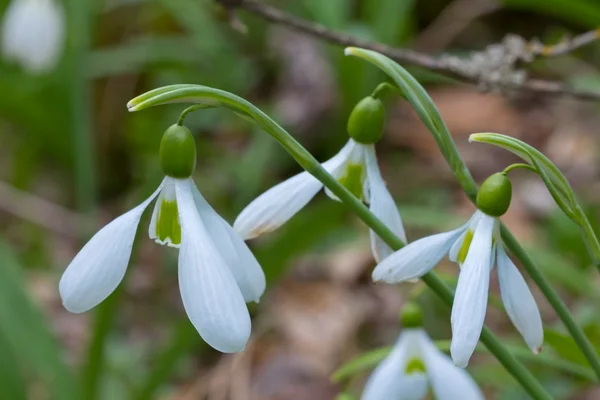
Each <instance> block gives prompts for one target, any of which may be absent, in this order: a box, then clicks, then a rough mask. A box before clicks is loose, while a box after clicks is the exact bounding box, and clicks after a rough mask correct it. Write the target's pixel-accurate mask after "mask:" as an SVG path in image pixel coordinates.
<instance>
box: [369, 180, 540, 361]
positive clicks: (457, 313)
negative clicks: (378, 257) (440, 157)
mask: <svg viewBox="0 0 600 400" xmlns="http://www.w3.org/2000/svg"><path fill="white" fill-rule="evenodd" d="M510 199H511V184H510V181H509V180H508V178H507V177H506V176H505V175H504V174H503V173H497V174H494V175H491V176H490V177H489V178H488V179H486V180H485V182H484V183H483V184H482V186H481V188H480V190H479V193H478V195H477V208H478V210H477V211H476V212H475V214H474V215H473V216H472V217H471V219H470V220H469V221H468V222H467V223H466V224H465V225H463V226H461V227H460V228H458V229H455V230H453V231H450V232H444V233H439V234H437V235H432V236H428V237H425V238H422V239H419V240H417V241H415V242H413V243H410V244H409V245H407V246H406V247H404V248H402V249H400V250H399V251H397V252H396V253H394V254H392V255H391V256H389V257H388V258H386V259H385V260H383V261H382V262H381V263H380V264H379V265H377V267H376V268H375V270H374V271H373V280H375V281H384V282H388V283H397V282H403V281H408V280H411V279H415V278H419V277H421V276H423V275H424V274H426V273H427V272H429V271H430V270H431V269H432V268H433V267H434V266H435V265H436V264H438V263H439V262H440V261H441V260H442V258H444V256H445V255H446V254H449V258H450V260H451V261H453V262H456V263H458V264H459V265H460V267H461V269H460V274H459V277H458V284H457V286H456V294H455V298H454V304H453V306H452V316H451V323H452V346H451V354H452V358H453V360H454V362H455V364H456V365H458V366H461V367H465V366H466V365H467V364H468V362H469V359H470V357H471V355H472V354H473V351H474V349H475V346H476V345H477V342H478V340H479V336H480V335H481V329H482V327H483V322H484V319H485V314H486V309H487V298H488V290H489V281H490V273H491V270H492V268H493V266H494V263H495V262H497V264H498V278H499V282H500V292H501V296H502V301H503V303H504V306H505V308H506V312H507V314H508V316H509V318H510V320H511V321H512V323H513V325H514V326H515V327H516V328H517V330H518V331H519V333H520V334H521V336H523V339H524V340H525V342H526V343H527V345H528V346H529V348H530V349H531V350H532V351H533V352H534V353H536V354H537V353H538V352H539V351H540V350H541V346H542V343H543V341H544V332H543V328H542V319H541V316H540V312H539V310H538V307H537V304H536V302H535V299H534V298H533V296H532V294H531V291H530V290H529V288H528V287H527V284H526V282H525V280H524V279H523V276H522V275H521V273H520V272H519V270H518V269H517V267H516V266H515V264H514V263H513V262H512V261H511V260H510V258H509V257H508V255H507V254H506V251H505V250H504V246H503V245H502V239H501V238H500V234H499V223H498V217H499V216H501V215H503V214H504V213H505V212H506V210H507V209H508V206H509V204H510Z"/></svg>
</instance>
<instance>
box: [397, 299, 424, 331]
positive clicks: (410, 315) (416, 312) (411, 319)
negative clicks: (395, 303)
mask: <svg viewBox="0 0 600 400" xmlns="http://www.w3.org/2000/svg"><path fill="white" fill-rule="evenodd" d="M400 321H401V322H402V326H403V327H405V328H420V327H422V326H423V312H422V311H421V307H419V306H418V305H417V304H415V303H412V302H411V303H406V304H405V305H404V307H403V308H402V313H401V314H400Z"/></svg>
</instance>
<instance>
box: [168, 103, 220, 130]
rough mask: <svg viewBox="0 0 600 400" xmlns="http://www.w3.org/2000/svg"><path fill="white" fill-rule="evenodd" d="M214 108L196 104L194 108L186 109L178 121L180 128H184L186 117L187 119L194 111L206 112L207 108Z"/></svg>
mask: <svg viewBox="0 0 600 400" xmlns="http://www.w3.org/2000/svg"><path fill="white" fill-rule="evenodd" d="M211 107H212V106H209V105H206V104H194V105H193V106H189V107H188V108H186V109H185V110H183V111H182V112H181V114H179V119H177V125H179V126H183V121H184V120H185V117H187V115H188V114H189V113H191V112H194V111H198V110H204V109H206V108H211Z"/></svg>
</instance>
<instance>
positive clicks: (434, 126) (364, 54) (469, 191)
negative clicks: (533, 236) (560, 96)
mask: <svg viewBox="0 0 600 400" xmlns="http://www.w3.org/2000/svg"><path fill="white" fill-rule="evenodd" d="M346 54H349V55H353V56H357V57H360V58H362V59H364V60H366V61H369V62H371V63H373V64H374V65H375V66H377V67H379V68H380V69H381V70H383V71H384V72H385V73H387V74H388V75H389V76H390V77H391V78H392V79H393V80H394V83H395V84H396V85H397V86H398V88H399V89H400V91H401V92H402V94H403V96H402V97H403V98H405V99H406V100H407V101H408V102H409V103H410V104H411V105H412V106H413V107H414V108H415V110H416V111H417V114H419V117H420V118H421V120H422V121H423V123H424V124H425V126H427V128H428V129H429V131H430V132H431V133H432V135H433V137H434V138H435V140H436V142H437V143H438V147H439V149H440V151H441V152H442V154H443V155H444V158H445V159H446V161H447V162H448V164H449V166H450V169H451V170H452V172H453V173H454V176H455V177H456V179H457V180H458V182H459V183H460V185H461V187H462V188H463V191H464V192H465V194H466V195H467V197H468V198H469V199H470V200H471V202H472V203H473V204H475V205H476V199H477V184H476V183H475V180H474V179H473V177H472V176H471V173H470V171H469V169H468V168H467V166H466V164H465V162H464V161H463V159H462V157H461V156H460V154H459V153H458V150H457V148H456V145H455V143H454V140H453V139H452V135H451V134H450V132H449V131H448V128H447V127H446V124H445V123H444V121H443V119H442V117H441V114H440V112H439V110H438V109H437V107H436V105H435V103H434V102H433V100H432V99H431V97H430V96H429V94H428V93H427V92H426V91H425V89H424V88H423V87H422V86H421V85H420V84H419V83H418V82H417V81H416V80H415V78H414V77H413V76H412V75H410V74H409V73H408V72H407V71H406V70H405V69H404V68H402V67H401V66H400V65H398V64H397V63H395V62H394V61H392V60H390V59H389V58H388V57H385V56H383V55H381V54H379V53H377V52H373V51H369V50H363V49H357V48H347V49H346ZM583 218H584V219H586V220H587V218H586V217H585V214H584V216H583ZM588 225H589V223H588ZM502 232H503V238H505V237H506V238H507V239H508V240H507V241H506V242H505V244H506V246H507V247H508V249H509V250H510V252H511V253H512V254H514V255H515V257H517V259H518V260H519V261H520V262H521V264H522V265H523V267H524V268H525V269H526V270H527V272H528V273H529V275H530V276H531V279H532V280H533V281H534V282H535V284H536V285H537V286H538V287H539V288H540V290H542V293H543V294H544V296H545V297H546V298H547V299H548V301H549V302H550V304H551V305H552V306H553V307H554V309H555V311H556V314H557V315H558V317H559V318H560V320H561V321H562V322H563V324H564V325H565V327H566V328H567V331H568V332H569V334H570V335H571V336H572V337H573V339H574V340H575V341H576V343H577V345H578V346H579V348H580V349H581V351H582V352H583V353H584V355H585V357H586V359H587V360H588V362H589V363H590V365H591V366H592V368H593V369H594V371H595V373H596V375H597V376H598V378H599V380H600V359H599V357H598V354H597V353H596V352H595V351H590V349H593V346H592V344H591V343H590V341H589V339H588V338H587V337H586V335H585V333H584V332H583V330H582V329H581V328H580V327H579V326H578V325H577V323H576V322H575V320H574V319H573V316H572V315H571V313H570V312H568V309H567V308H566V306H565V305H564V303H563V302H562V300H561V299H560V296H559V295H558V293H556V291H555V290H554V288H552V286H550V284H549V283H548V281H547V280H546V278H545V277H544V275H543V274H542V272H541V271H540V270H539V269H538V268H537V266H536V265H535V264H534V263H533V261H531V259H530V258H529V256H528V255H527V253H526V252H525V250H523V248H522V247H521V245H520V244H519V243H518V242H517V241H516V240H515V239H514V237H513V236H512V234H510V231H508V229H507V228H506V227H504V226H503V227H502ZM593 238H594V239H595V235H593ZM590 240H592V238H590ZM596 243H597V240H596ZM592 245H593V243H592ZM598 249H600V246H598ZM482 337H483V335H482Z"/></svg>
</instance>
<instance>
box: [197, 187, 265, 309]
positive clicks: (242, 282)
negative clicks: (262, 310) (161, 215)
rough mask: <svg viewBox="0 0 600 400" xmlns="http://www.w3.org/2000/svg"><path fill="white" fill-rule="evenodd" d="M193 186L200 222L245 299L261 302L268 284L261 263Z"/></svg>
mask: <svg viewBox="0 0 600 400" xmlns="http://www.w3.org/2000/svg"><path fill="white" fill-rule="evenodd" d="M192 185H193V189H192V190H193V195H194V202H195V204H196V208H197V210H198V213H199V214H200V219H201V220H202V222H203V223H204V226H205V227H206V230H207V231H208V232H210V235H211V237H212V241H213V243H214V244H215V246H216V247H217V250H218V251H219V253H220V254H221V257H223V259H224V260H225V263H226V264H227V266H228V267H229V269H230V271H231V273H232V274H233V277H234V278H235V280H236V282H237V284H238V286H239V288H240V290H241V292H242V295H243V296H244V300H245V301H246V302H249V301H254V302H257V303H258V301H259V300H260V296H262V294H263V293H264V291H265V287H266V284H267V283H266V279H265V274H264V272H263V270H262V268H261V266H260V264H259V263H258V261H256V258H255V257H254V254H252V252H251V251H250V249H249V248H248V245H246V243H245V242H244V240H243V239H242V238H241V237H240V235H239V234H238V233H237V232H236V231H235V230H233V228H232V227H231V225H229V224H228V223H227V221H225V220H224V219H223V218H222V217H221V216H220V215H219V214H217V212H216V211H215V210H214V209H213V208H212V207H211V206H210V204H208V202H207V201H206V200H205V199H204V197H203V196H202V194H200V192H199V191H198V188H197V187H196V185H194V184H193V183H192Z"/></svg>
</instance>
